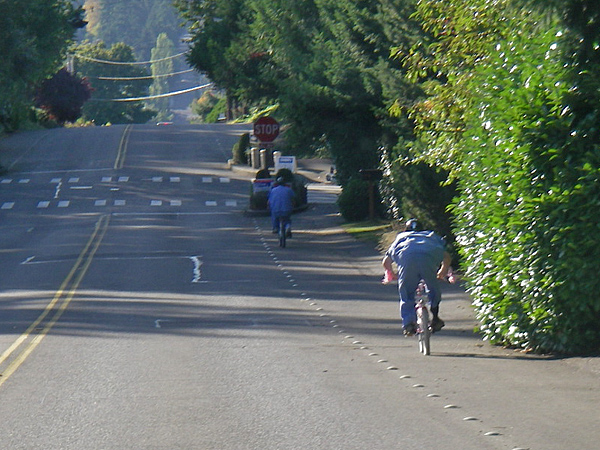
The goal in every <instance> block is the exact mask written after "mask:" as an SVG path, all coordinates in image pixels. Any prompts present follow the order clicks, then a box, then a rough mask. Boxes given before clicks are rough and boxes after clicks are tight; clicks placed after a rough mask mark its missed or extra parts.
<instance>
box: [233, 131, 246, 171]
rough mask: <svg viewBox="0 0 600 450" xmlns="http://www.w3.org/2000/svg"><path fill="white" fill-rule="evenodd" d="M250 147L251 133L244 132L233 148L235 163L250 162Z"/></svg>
mask: <svg viewBox="0 0 600 450" xmlns="http://www.w3.org/2000/svg"><path fill="white" fill-rule="evenodd" d="M249 147H250V134H248V133H244V134H242V135H241V136H240V138H239V139H238V141H237V142H236V143H235V144H234V146H233V149H232V150H231V153H232V156H233V162H234V164H248V148H249Z"/></svg>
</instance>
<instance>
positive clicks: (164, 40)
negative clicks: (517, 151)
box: [148, 33, 175, 121]
mask: <svg viewBox="0 0 600 450" xmlns="http://www.w3.org/2000/svg"><path fill="white" fill-rule="evenodd" d="M174 54H175V46H174V45H173V41H171V40H170V39H169V37H168V36H167V34H166V33H161V34H159V35H158V38H156V47H154V48H153V49H152V54H151V58H152V61H155V62H153V63H152V65H151V68H150V69H151V71H152V77H153V79H152V84H151V85H150V95H151V96H157V95H162V94H166V93H168V92H169V82H168V79H167V78H166V77H165V76H164V75H168V74H170V73H172V72H173V60H172V59H165V58H169V57H170V56H173V55H174ZM148 106H149V108H150V109H154V110H156V111H158V113H157V115H156V117H155V120H157V121H169V120H171V119H172V118H173V114H171V112H170V110H169V99H168V98H166V97H162V98H155V99H152V100H149V101H148Z"/></svg>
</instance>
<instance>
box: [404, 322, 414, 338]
mask: <svg viewBox="0 0 600 450" xmlns="http://www.w3.org/2000/svg"><path fill="white" fill-rule="evenodd" d="M402 331H403V332H404V336H413V335H414V334H415V333H416V332H417V324H416V323H409V324H408V325H406V326H404V327H402Z"/></svg>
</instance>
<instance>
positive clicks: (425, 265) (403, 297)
mask: <svg viewBox="0 0 600 450" xmlns="http://www.w3.org/2000/svg"><path fill="white" fill-rule="evenodd" d="M393 262H394V263H396V265H397V266H398V293H399V295H400V317H401V319H402V329H403V331H404V334H405V335H407V336H411V335H413V334H415V332H416V329H417V326H416V321H417V317H416V312H415V290H416V289H417V286H418V285H419V282H420V281H421V280H423V281H425V284H427V288H428V289H429V292H428V295H429V300H430V302H431V313H432V315H433V319H432V321H431V328H432V330H433V331H434V332H435V331H439V330H441V329H442V327H444V325H445V323H444V321H443V320H442V319H440V317H439V311H440V307H439V304H440V300H441V299H442V296H441V291H440V287H439V281H438V280H443V279H446V277H447V275H448V269H449V268H450V262H451V257H450V254H449V253H448V252H447V251H446V243H445V241H444V239H443V238H442V237H441V236H439V235H438V234H436V233H435V232H434V231H425V230H421V229H420V227H419V223H418V222H417V220H416V219H410V220H409V221H407V222H406V224H405V231H403V232H400V233H398V236H397V237H396V240H395V241H394V243H393V244H392V245H391V246H390V248H389V249H388V251H387V252H386V254H385V257H384V258H383V261H382V265H383V267H384V269H385V270H386V274H392V273H393V271H392V263H393Z"/></svg>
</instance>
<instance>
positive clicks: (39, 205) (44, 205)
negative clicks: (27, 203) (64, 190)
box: [37, 201, 50, 208]
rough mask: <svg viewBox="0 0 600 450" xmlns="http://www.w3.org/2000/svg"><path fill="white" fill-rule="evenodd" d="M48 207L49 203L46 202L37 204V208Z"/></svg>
mask: <svg viewBox="0 0 600 450" xmlns="http://www.w3.org/2000/svg"><path fill="white" fill-rule="evenodd" d="M48 206H50V202H47V201H43V202H39V203H38V204H37V207H38V208H47V207H48Z"/></svg>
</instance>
